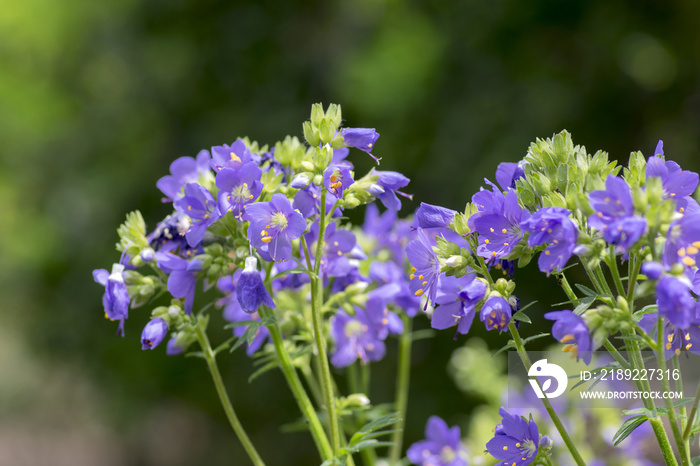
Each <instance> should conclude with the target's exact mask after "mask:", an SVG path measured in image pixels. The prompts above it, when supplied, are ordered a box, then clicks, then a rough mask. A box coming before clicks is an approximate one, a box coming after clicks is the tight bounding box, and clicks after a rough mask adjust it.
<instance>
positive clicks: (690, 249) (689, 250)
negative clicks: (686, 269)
mask: <svg viewBox="0 0 700 466" xmlns="http://www.w3.org/2000/svg"><path fill="white" fill-rule="evenodd" d="M685 250H686V252H687V253H688V254H691V255H694V254H697V253H698V248H696V247H695V246H688V247H687V248H685Z"/></svg>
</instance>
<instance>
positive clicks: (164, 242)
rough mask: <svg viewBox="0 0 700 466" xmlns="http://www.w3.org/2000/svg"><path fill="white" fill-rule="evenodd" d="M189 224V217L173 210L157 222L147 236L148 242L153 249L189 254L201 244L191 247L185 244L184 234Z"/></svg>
mask: <svg viewBox="0 0 700 466" xmlns="http://www.w3.org/2000/svg"><path fill="white" fill-rule="evenodd" d="M190 224H191V220H190V218H189V217H188V216H187V215H185V214H183V213H181V212H173V213H172V214H171V215H168V216H167V217H165V218H164V219H163V221H161V222H160V223H158V225H157V226H156V228H155V229H154V230H153V231H152V232H151V234H149V235H148V236H147V239H148V244H149V245H150V246H151V248H153V249H154V250H155V251H162V252H173V253H175V251H178V250H179V252H180V255H181V256H185V257H188V256H191V255H193V254H196V253H197V252H199V251H198V250H199V249H201V246H199V245H198V247H195V248H191V247H190V245H189V244H187V238H186V236H185V234H186V233H187V230H189V228H190Z"/></svg>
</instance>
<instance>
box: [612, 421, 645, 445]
mask: <svg viewBox="0 0 700 466" xmlns="http://www.w3.org/2000/svg"><path fill="white" fill-rule="evenodd" d="M647 419H648V418H647V417H646V416H645V415H643V414H640V415H638V416H634V417H631V418H629V419H627V420H626V421H625V422H624V423H623V424H622V426H620V429H619V430H618V431H617V432H616V433H615V435H614V436H613V438H612V441H613V446H614V447H616V446H618V445H619V444H620V442H622V441H623V440H624V439H626V438H627V437H629V435H630V434H631V433H632V432H634V430H635V429H636V428H637V427H639V426H641V425H642V424H644V423H645V422H646V421H647Z"/></svg>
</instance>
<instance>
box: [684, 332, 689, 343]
mask: <svg viewBox="0 0 700 466" xmlns="http://www.w3.org/2000/svg"><path fill="white" fill-rule="evenodd" d="M685 341H690V333H686V334H685Z"/></svg>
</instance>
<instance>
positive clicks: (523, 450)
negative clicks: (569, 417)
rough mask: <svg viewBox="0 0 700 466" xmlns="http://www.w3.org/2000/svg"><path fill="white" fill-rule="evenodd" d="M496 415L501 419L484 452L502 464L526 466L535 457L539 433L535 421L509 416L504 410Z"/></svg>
mask: <svg viewBox="0 0 700 466" xmlns="http://www.w3.org/2000/svg"><path fill="white" fill-rule="evenodd" d="M498 413H499V414H500V415H501V417H502V418H503V419H502V421H501V423H500V424H499V425H497V426H496V429H495V430H494V437H493V438H492V439H491V440H489V441H488V443H487V444H486V450H487V451H488V452H489V454H490V455H491V456H493V457H494V458H496V459H498V460H501V461H503V464H504V465H505V464H508V465H511V466H512V465H515V466H527V465H528V464H530V463H531V462H532V460H534V459H535V457H536V456H537V450H538V448H539V440H540V433H539V431H538V429H537V424H535V421H533V420H530V421H527V420H526V419H524V418H522V417H520V416H513V415H511V414H509V413H508V412H507V411H506V410H505V409H504V408H501V409H500V410H499V411H498Z"/></svg>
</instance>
